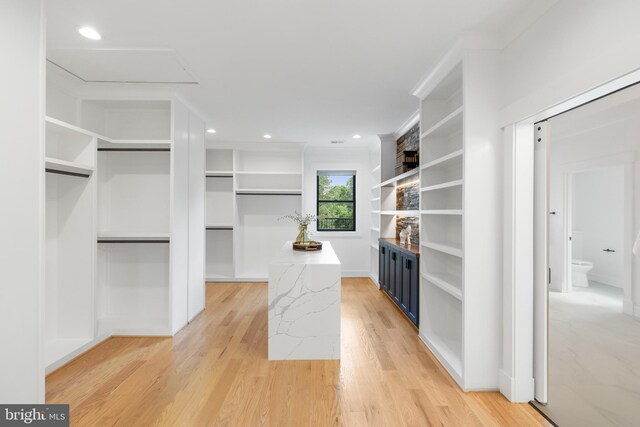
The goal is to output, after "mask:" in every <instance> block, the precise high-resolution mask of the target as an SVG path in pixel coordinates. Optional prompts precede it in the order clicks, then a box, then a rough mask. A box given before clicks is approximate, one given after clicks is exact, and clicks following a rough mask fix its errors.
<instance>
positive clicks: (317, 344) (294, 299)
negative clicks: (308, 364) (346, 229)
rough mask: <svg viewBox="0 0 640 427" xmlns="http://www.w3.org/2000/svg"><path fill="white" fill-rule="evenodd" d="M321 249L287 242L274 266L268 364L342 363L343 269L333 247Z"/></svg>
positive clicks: (271, 265) (270, 285) (270, 274)
mask: <svg viewBox="0 0 640 427" xmlns="http://www.w3.org/2000/svg"><path fill="white" fill-rule="evenodd" d="M322 247H323V248H322V250H321V251H318V252H300V251H294V250H293V249H292V247H291V242H287V243H285V244H284V246H282V248H281V249H280V252H279V253H278V254H277V255H276V256H275V257H274V259H273V261H272V262H271V264H270V265H269V302H268V304H269V306H268V309H269V360H329V359H340V288H341V281H340V276H341V265H340V260H339V259H338V257H337V256H336V253H335V252H334V250H333V248H332V247H331V243H329V242H322Z"/></svg>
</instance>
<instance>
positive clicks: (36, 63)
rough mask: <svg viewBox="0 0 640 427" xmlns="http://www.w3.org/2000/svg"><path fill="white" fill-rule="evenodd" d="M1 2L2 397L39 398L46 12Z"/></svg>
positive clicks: (31, 4)
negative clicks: (3, 59) (44, 16)
mask: <svg viewBox="0 0 640 427" xmlns="http://www.w3.org/2000/svg"><path fill="white" fill-rule="evenodd" d="M42 7H43V6H42V2H41V1H40V0H3V1H2V2H0V51H1V52H2V54H3V56H4V57H5V58H6V60H5V62H4V66H3V67H2V71H0V76H1V79H0V81H2V90H1V92H2V96H1V97H0V116H1V117H3V118H4V119H3V121H2V126H0V141H1V142H0V206H1V207H0V235H2V244H1V245H0V271H2V282H1V283H0V337H2V344H0V402H2V403H42V402H44V363H43V360H42V336H41V322H42V316H43V313H44V303H43V301H42V300H43V281H44V201H45V199H44V161H43V156H44V58H45V57H44V47H45V44H44V34H45V31H44V18H43V13H42Z"/></svg>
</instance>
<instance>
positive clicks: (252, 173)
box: [236, 171, 302, 175]
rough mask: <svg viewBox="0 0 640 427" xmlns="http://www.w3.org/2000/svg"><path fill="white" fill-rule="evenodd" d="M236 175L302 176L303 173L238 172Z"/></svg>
mask: <svg viewBox="0 0 640 427" xmlns="http://www.w3.org/2000/svg"><path fill="white" fill-rule="evenodd" d="M236 175H302V172H279V171H236Z"/></svg>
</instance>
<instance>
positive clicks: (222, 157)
mask: <svg viewBox="0 0 640 427" xmlns="http://www.w3.org/2000/svg"><path fill="white" fill-rule="evenodd" d="M233 169H234V167H233V150H232V149H216V150H213V149H207V154H206V172H205V175H206V180H207V183H206V189H207V193H206V212H207V213H206V218H207V221H206V229H207V246H206V248H207V250H206V253H207V255H206V260H207V263H206V264H207V268H206V271H207V274H206V277H207V280H225V279H231V278H233V277H234V275H235V271H234V263H233V234H234V233H233V229H234V220H235V197H234V193H233V191H234V185H233V184H234V172H233Z"/></svg>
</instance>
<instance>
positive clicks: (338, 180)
mask: <svg viewBox="0 0 640 427" xmlns="http://www.w3.org/2000/svg"><path fill="white" fill-rule="evenodd" d="M353 178H354V177H353V176H343V175H336V176H326V175H322V176H318V200H320V201H323V200H348V201H352V200H353V191H354V188H353V187H354V186H353V182H354V179H353Z"/></svg>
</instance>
